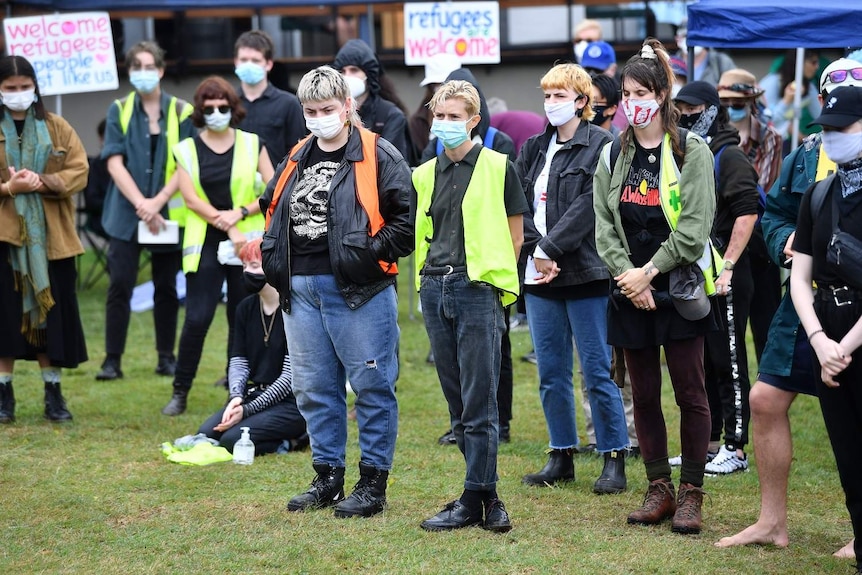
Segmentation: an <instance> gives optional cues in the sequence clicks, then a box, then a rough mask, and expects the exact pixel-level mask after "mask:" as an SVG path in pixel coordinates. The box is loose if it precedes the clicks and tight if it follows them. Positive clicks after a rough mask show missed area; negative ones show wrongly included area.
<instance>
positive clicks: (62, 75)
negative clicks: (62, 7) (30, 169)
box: [3, 12, 119, 96]
mask: <svg viewBox="0 0 862 575" xmlns="http://www.w3.org/2000/svg"><path fill="white" fill-rule="evenodd" d="M3 27H4V30H5V33H6V47H7V49H8V51H9V54H13V55H16V56H23V57H25V58H27V60H29V61H30V63H31V64H33V68H34V69H35V70H36V78H37V79H38V81H39V91H40V92H41V93H42V94H43V95H46V96H47V95H52V94H72V93H76V92H96V91H99V90H115V89H117V88H118V87H119V80H118V76H117V59H116V57H115V56H114V41H113V37H112V35H111V20H110V17H109V16H108V13H107V12H78V13H70V14H50V15H45V16H28V17H26V18H6V19H5V20H4V21H3Z"/></svg>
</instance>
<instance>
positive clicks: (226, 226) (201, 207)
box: [162, 76, 273, 416]
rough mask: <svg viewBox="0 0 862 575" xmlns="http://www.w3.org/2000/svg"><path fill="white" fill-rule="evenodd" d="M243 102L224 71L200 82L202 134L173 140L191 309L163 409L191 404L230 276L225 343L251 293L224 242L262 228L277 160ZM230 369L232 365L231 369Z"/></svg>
mask: <svg viewBox="0 0 862 575" xmlns="http://www.w3.org/2000/svg"><path fill="white" fill-rule="evenodd" d="M244 114H245V110H244V109H243V107H242V106H241V105H240V103H239V97H238V96H237V94H236V92H235V91H234V89H233V88H232V87H231V85H230V84H228V83H227V82H226V81H225V80H223V79H222V78H219V77H217V76H210V77H209V78H206V79H205V80H204V81H203V82H201V83H200V84H199V85H198V87H197V90H195V97H194V112H192V115H191V120H192V123H193V124H194V125H195V126H196V127H198V128H202V131H201V133H200V134H198V135H197V136H195V137H194V138H188V139H185V140H183V141H182V142H180V143H179V144H177V145H176V146H174V149H173V153H174V157H175V158H176V161H177V166H178V171H177V174H178V180H179V186H180V191H181V192H182V194H183V199H184V200H185V202H186V205H187V206H188V208H189V213H188V216H187V217H186V230H185V234H184V236H183V272H184V273H185V274H186V316H185V322H184V323H183V329H182V333H181V335H180V346H179V353H178V357H177V368H176V374H175V376H174V383H173V394H172V395H171V400H170V401H169V402H168V404H167V405H165V407H164V408H163V409H162V413H163V414H164V415H171V416H173V415H179V414H181V413H183V412H185V410H186V403H187V399H188V395H189V390H190V389H191V387H192V382H193V381H194V378H195V375H196V374H197V369H198V364H199V363H200V359H201V352H202V351H203V345H204V340H205V339H206V335H207V332H208V331H209V327H210V324H211V323H212V320H213V316H214V315H215V311H216V308H217V307H218V303H219V301H221V298H222V291H221V287H222V284H223V283H225V282H227V309H226V315H227V323H228V337H227V340H228V341H227V349H228V351H230V350H231V349H233V341H234V332H235V328H234V316H235V315H236V308H237V305H238V304H239V302H240V301H241V300H242V299H243V298H244V297H245V296H246V295H247V292H246V290H245V287H244V286H243V281H242V270H241V269H240V268H239V266H235V265H229V263H222V262H221V261H220V259H219V256H218V252H219V244H220V243H222V242H225V241H227V240H230V242H231V243H232V246H233V249H234V252H239V251H240V250H241V249H242V246H243V245H245V244H246V242H248V240H249V239H252V238H254V237H260V236H261V235H262V234H263V227H264V219H263V216H262V215H261V213H260V205H259V204H258V196H259V195H260V192H261V191H262V189H263V182H268V181H269V180H270V179H271V178H272V174H273V169H272V163H271V162H270V161H269V155H268V154H267V151H266V147H265V146H264V144H263V143H262V142H261V141H260V138H259V137H258V136H257V134H251V133H249V132H244V131H242V130H240V129H238V128H237V127H236V126H238V125H239V123H240V122H241V121H242V119H243V116H244ZM228 371H229V370H228Z"/></svg>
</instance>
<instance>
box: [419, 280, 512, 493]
mask: <svg viewBox="0 0 862 575" xmlns="http://www.w3.org/2000/svg"><path fill="white" fill-rule="evenodd" d="M419 297H420V299H421V301H422V316H423V317H424V319H425V329H426V330H427V331H428V339H429V340H430V341H431V350H432V351H433V352H434V365H435V366H436V368H437V376H438V377H439V378H440V387H441V388H442V390H443V395H444V397H446V402H447V403H448V404H449V419H450V421H451V423H452V430H453V431H454V433H455V438H456V439H457V442H458V449H460V450H461V453H462V454H463V455H464V459H465V461H466V464H467V472H466V477H465V480H464V488H465V489H470V490H474V491H491V490H493V489H495V488H496V485H497V479H498V478H497V442H498V433H499V422H498V414H497V386H498V384H499V379H500V356H501V353H500V340H501V338H502V337H503V331H504V329H505V325H504V323H503V306H502V305H501V304H500V296H499V292H498V290H497V289H496V288H494V287H492V286H489V285H487V284H477V283H472V282H471V281H470V280H469V279H468V278H467V274H466V273H454V274H450V275H445V276H430V275H423V276H422V282H421V288H420V290H419Z"/></svg>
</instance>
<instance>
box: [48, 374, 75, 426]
mask: <svg viewBox="0 0 862 575" xmlns="http://www.w3.org/2000/svg"><path fill="white" fill-rule="evenodd" d="M45 419H50V420H51V421H72V414H71V413H69V410H68V409H66V400H65V399H63V394H62V393H61V392H60V382H59V381H54V382H48V381H46V382H45Z"/></svg>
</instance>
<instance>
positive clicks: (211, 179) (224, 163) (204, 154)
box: [195, 136, 234, 210]
mask: <svg viewBox="0 0 862 575" xmlns="http://www.w3.org/2000/svg"><path fill="white" fill-rule="evenodd" d="M195 148H196V149H197V153H198V165H199V173H200V179H201V187H202V188H203V189H204V193H205V194H206V195H207V199H208V200H209V202H210V204H212V206H213V207H214V208H215V209H217V210H230V209H233V198H232V197H231V193H230V173H231V167H232V166H233V151H234V146H231V147H230V148H229V149H228V150H227V151H226V152H224V153H223V154H217V153H215V152H213V151H212V150H211V149H210V148H209V146H207V145H206V144H204V143H203V141H202V140H201V137H200V136H195Z"/></svg>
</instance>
